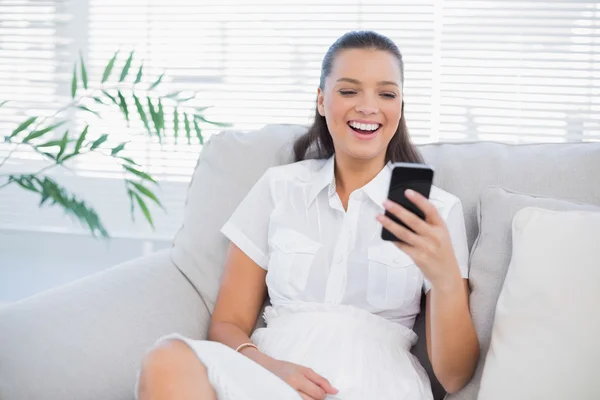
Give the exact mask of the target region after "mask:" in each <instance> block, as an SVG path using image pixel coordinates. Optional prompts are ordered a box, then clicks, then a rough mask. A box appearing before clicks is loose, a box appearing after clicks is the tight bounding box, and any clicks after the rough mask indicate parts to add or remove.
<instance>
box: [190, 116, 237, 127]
mask: <svg viewBox="0 0 600 400" xmlns="http://www.w3.org/2000/svg"><path fill="white" fill-rule="evenodd" d="M194 119H199V120H200V121H202V122H206V123H207V124H211V125H215V126H221V127H230V126H233V125H232V124H228V123H226V122H214V121H209V120H207V119H206V118H204V116H202V115H198V114H194Z"/></svg>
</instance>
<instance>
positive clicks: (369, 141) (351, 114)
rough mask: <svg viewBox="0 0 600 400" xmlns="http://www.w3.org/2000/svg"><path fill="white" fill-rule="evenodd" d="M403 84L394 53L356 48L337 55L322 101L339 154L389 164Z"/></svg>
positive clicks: (321, 111)
mask: <svg viewBox="0 0 600 400" xmlns="http://www.w3.org/2000/svg"><path fill="white" fill-rule="evenodd" d="M401 85H402V84H401V76H400V66H399V63H398V60H397V59H396V57H395V56H394V55H393V54H391V53H388V52H386V51H381V50H371V49H368V50H367V49H351V50H344V51H342V52H340V53H338V54H337V56H336V57H335V60H334V61H333V65H332V70H331V74H330V75H329V76H328V77H327V78H326V79H325V85H324V86H325V88H324V90H321V89H320V88H319V91H318V100H317V104H318V111H319V114H321V115H322V116H324V117H325V119H326V121H327V127H328V129H329V132H330V134H331V137H332V139H333V145H334V148H335V153H336V155H337V157H340V156H341V155H342V154H344V155H346V156H349V157H351V158H354V159H360V160H362V161H367V160H371V159H380V158H381V161H382V162H384V160H385V153H386V149H387V146H388V144H389V142H390V140H391V139H392V137H393V136H394V134H395V133H396V129H398V123H399V122H400V115H401V111H402V87H401Z"/></svg>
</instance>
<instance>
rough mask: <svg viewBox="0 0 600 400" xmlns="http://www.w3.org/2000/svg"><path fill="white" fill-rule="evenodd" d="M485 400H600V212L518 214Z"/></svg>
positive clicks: (529, 211)
mask: <svg viewBox="0 0 600 400" xmlns="http://www.w3.org/2000/svg"><path fill="white" fill-rule="evenodd" d="M512 235H513V253H512V259H511V263H510V266H509V270H508V273H507V275H506V280H505V281H504V286H503V288H502V292H501V293H500V297H499V299H498V303H497V306H496V316H495V319H494V325H493V328H492V339H491V345H490V350H489V352H488V354H487V357H486V360H485V367H484V370H483V376H482V380H481V388H480V392H479V399H480V400H496V399H498V400H500V399H502V400H505V399H511V400H518V399H524V400H525V399H527V400H530V399H546V400H547V399H557V400H564V399H577V400H585V399H600V290H599V289H600V213H598V212H588V211H551V210H546V209H541V208H537V207H526V208H523V209H522V210H520V211H519V212H518V213H517V214H516V215H515V218H514V219H513V224H512Z"/></svg>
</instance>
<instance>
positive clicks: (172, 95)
mask: <svg viewBox="0 0 600 400" xmlns="http://www.w3.org/2000/svg"><path fill="white" fill-rule="evenodd" d="M180 93H181V90H179V91H177V92H173V93H169V94H168V95H166V96H165V99H174V98H175V97H177V96H179V94H180Z"/></svg>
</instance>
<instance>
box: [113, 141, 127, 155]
mask: <svg viewBox="0 0 600 400" xmlns="http://www.w3.org/2000/svg"><path fill="white" fill-rule="evenodd" d="M126 144H127V142H123V143H121V144H120V145H118V146H117V147H115V148H113V149H112V150H111V151H110V155H111V156H116V155H117V154H118V153H119V152H120V151H121V150H123V149H124V148H125V145H126Z"/></svg>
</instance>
